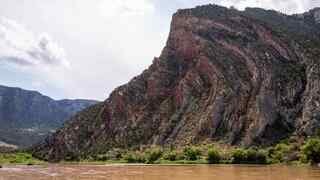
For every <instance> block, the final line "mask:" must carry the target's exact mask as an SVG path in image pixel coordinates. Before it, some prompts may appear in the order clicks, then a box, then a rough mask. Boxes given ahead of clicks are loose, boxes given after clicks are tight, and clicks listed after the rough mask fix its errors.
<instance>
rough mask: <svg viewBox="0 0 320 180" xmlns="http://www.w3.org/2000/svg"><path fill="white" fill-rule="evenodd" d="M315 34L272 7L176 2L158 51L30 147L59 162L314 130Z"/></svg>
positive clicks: (318, 70)
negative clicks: (132, 74) (137, 72)
mask: <svg viewBox="0 0 320 180" xmlns="http://www.w3.org/2000/svg"><path fill="white" fill-rule="evenodd" d="M279 23H280V24H279ZM319 34H320V31H319V27H318V25H317V24H316V23H309V21H306V18H301V17H299V16H296V15H295V16H287V15H284V14H280V13H278V12H275V11H266V10H262V9H257V8H250V9H247V10H246V11H237V10H234V9H227V8H224V7H219V6H215V5H207V6H200V7H197V8H194V9H185V10H179V11H178V12H177V13H176V14H174V16H173V19H172V24H171V31H170V35H169V38H168V41H167V44H166V47H165V48H164V50H163V52H162V54H161V56H160V57H159V58H155V59H154V61H153V63H152V65H151V66H150V67H149V68H148V69H147V70H145V71H144V72H143V73H142V74H141V75H139V76H137V77H135V78H133V79H132V80H131V81H130V82H129V83H128V84H126V85H123V86H121V87H119V88H117V89H115V90H114V91H113V92H112V94H111V95H110V97H109V98H108V99H107V100H106V101H105V102H104V103H101V104H98V105H96V106H94V107H90V108H88V109H86V110H84V111H83V112H81V113H79V114H77V115H76V116H74V117H73V118H72V119H71V121H70V122H69V123H68V124H67V125H66V126H65V127H64V128H62V129H60V130H59V131H58V132H57V133H56V134H55V135H54V136H52V137H50V138H48V140H47V142H46V143H44V144H41V145H39V146H38V147H36V148H35V149H34V155H36V156H37V157H40V158H43V159H49V160H61V159H64V158H65V157H66V156H68V155H70V154H71V155H75V156H86V155H88V154H97V153H103V152H106V151H108V150H109V149H112V148H129V147H138V146H141V145H150V144H159V145H176V146H179V145H181V146H183V145H187V144H196V143H202V142H210V141H218V140H220V141H225V142H226V143H230V144H233V145H253V144H264V145H267V144H271V143H274V142H277V141H279V140H281V139H283V138H287V137H290V136H297V137H299V138H303V137H306V136H310V135H313V134H314V133H315V131H316V129H317V128H319V127H320V58H319V57H320V40H319V37H320V36H319Z"/></svg>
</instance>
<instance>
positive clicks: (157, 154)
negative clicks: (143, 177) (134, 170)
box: [145, 147, 162, 164]
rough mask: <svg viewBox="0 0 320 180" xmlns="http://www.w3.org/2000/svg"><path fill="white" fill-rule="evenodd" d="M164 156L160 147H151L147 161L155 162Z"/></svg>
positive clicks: (147, 152) (147, 153)
mask: <svg viewBox="0 0 320 180" xmlns="http://www.w3.org/2000/svg"><path fill="white" fill-rule="evenodd" d="M161 156H162V150H161V148H159V147H155V148H150V149H148V150H147V151H146V155H145V157H146V163H148V164H153V163H155V162H156V161H157V160H159V159H160V158H161Z"/></svg>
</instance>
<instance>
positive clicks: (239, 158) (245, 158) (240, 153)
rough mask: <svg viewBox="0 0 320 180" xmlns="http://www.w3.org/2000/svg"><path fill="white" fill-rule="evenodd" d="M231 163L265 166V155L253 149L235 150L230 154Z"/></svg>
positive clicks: (263, 152)
mask: <svg viewBox="0 0 320 180" xmlns="http://www.w3.org/2000/svg"><path fill="white" fill-rule="evenodd" d="M231 157H232V159H231V162H232V163H233V164H267V163H268V161H267V153H266V152H265V151H262V150H255V149H248V150H245V149H241V148H239V149H236V150H234V151H233V152H232V155H231Z"/></svg>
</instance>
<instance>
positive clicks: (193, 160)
mask: <svg viewBox="0 0 320 180" xmlns="http://www.w3.org/2000/svg"><path fill="white" fill-rule="evenodd" d="M47 163H48V162H46V161H42V160H39V159H36V158H34V157H32V155H31V154H29V153H27V152H16V153H0V165H10V164H13V165H14V164H17V165H43V164H47ZM59 163H61V164H92V165H103V164H167V165H174V164H264V165H269V164H289V165H308V164H318V163H320V139H319V138H313V139H309V140H307V141H306V142H305V143H303V144H299V143H295V142H289V141H283V142H282V143H279V144H277V145H275V146H272V147H268V148H259V147H251V148H248V149H245V148H237V147H231V146H225V145H222V144H203V145H197V146H188V147H183V148H162V147H158V146H153V147H148V148H144V149H139V150H121V149H114V150H112V151H108V152H107V153H104V154H98V155H86V157H85V158H83V157H81V156H76V155H74V154H70V155H69V156H67V157H66V159H65V160H64V161H61V162H59Z"/></svg>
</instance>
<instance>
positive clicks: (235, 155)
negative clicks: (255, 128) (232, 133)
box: [231, 148, 247, 164]
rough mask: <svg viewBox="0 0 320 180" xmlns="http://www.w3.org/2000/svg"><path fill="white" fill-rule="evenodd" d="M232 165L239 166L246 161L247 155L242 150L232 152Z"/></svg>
mask: <svg viewBox="0 0 320 180" xmlns="http://www.w3.org/2000/svg"><path fill="white" fill-rule="evenodd" d="M231 157H232V160H231V161H232V163H233V164H241V163H243V162H245V161H246V160H247V153H246V151H245V150H244V149H240V148H239V149H236V150H234V151H233V152H232V155H231Z"/></svg>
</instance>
